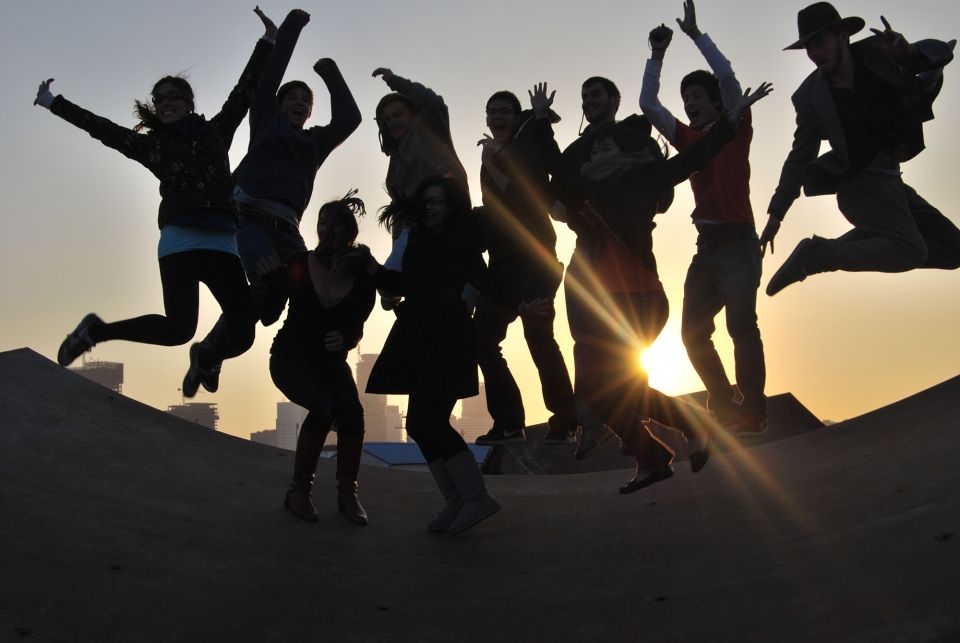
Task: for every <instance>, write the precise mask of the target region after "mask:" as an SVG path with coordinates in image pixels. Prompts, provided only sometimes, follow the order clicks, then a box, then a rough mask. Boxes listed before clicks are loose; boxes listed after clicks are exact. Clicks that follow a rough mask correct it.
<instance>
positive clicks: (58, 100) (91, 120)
mask: <svg viewBox="0 0 960 643" xmlns="http://www.w3.org/2000/svg"><path fill="white" fill-rule="evenodd" d="M52 83H53V79H52V78H48V79H47V80H45V81H43V82H42V83H40V87H39V88H38V89H37V97H36V98H35V99H34V101H33V104H34V105H39V106H40V107H45V108H46V109H48V110H50V112H51V113H53V114H56V115H57V116H59V117H60V118H62V119H63V120H65V121H67V122H68V123H70V124H71V125H75V126H76V127H79V128H80V129H82V130H84V131H85V132H86V133H87V134H89V135H90V136H92V137H93V138H95V139H97V140H98V141H100V142H101V143H103V144H104V145H106V146H107V147H109V148H111V149H114V150H117V151H118V152H120V153H121V154H123V155H124V156H126V157H127V158H129V159H133V160H134V161H137V162H138V163H144V162H145V160H146V159H145V151H144V150H145V146H144V144H143V142H144V140H145V138H146V136H145V135H144V134H138V133H136V132H134V131H133V130H131V129H127V128H126V127H122V126H120V125H117V124H116V123H114V122H113V121H111V120H108V119H106V118H103V117H102V116H97V115H96V114H94V113H92V112H88V111H87V110H85V109H83V108H82V107H80V106H79V105H75V104H73V103H71V102H70V101H68V100H67V99H66V98H64V97H63V96H61V95H57V96H54V95H53V93H51V91H50V85H51V84H52Z"/></svg>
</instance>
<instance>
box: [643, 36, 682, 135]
mask: <svg viewBox="0 0 960 643" xmlns="http://www.w3.org/2000/svg"><path fill="white" fill-rule="evenodd" d="M672 39H673V31H672V30H671V29H670V27H668V26H666V25H660V26H659V27H656V28H654V29H653V30H651V31H650V39H649V42H650V52H651V53H650V58H649V59H648V60H647V65H646V67H645V68H644V70H643V84H642V85H641V86H640V111H641V112H643V115H644V116H646V117H647V120H649V121H650V124H651V125H653V126H654V127H655V128H657V131H658V132H660V133H661V134H663V136H664V137H665V138H666V139H667V140H668V141H670V144H671V145H675V141H676V134H677V119H676V117H674V115H673V114H671V113H670V110H668V109H667V108H666V107H664V106H663V103H661V102H660V95H659V94H660V72H661V71H662V70H663V58H664V55H665V54H666V52H667V47H669V46H670V41H671V40H672Z"/></svg>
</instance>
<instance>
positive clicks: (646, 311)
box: [565, 253, 707, 469]
mask: <svg viewBox="0 0 960 643" xmlns="http://www.w3.org/2000/svg"><path fill="white" fill-rule="evenodd" d="M584 269H585V265H584V264H582V263H579V262H578V261H577V253H574V259H572V260H571V263H570V270H568V272H567V281H566V282H565V289H566V297H567V318H568V321H569V323H570V334H571V335H572V336H573V341H574V346H573V352H574V373H575V380H576V382H575V384H574V395H575V397H576V399H577V402H578V403H579V404H583V405H585V406H587V407H589V409H590V410H591V411H593V412H594V413H595V414H596V415H597V416H599V417H600V418H601V420H603V422H604V423H605V424H606V425H607V426H609V427H610V429H611V430H613V432H614V433H616V434H617V435H618V436H621V437H624V436H627V435H630V436H631V439H630V440H629V443H630V447H631V450H632V451H633V454H634V456H636V458H637V464H638V466H640V467H641V468H646V469H653V468H656V467H657V466H658V463H660V462H662V456H661V455H660V454H659V453H658V450H659V449H662V447H660V446H659V445H658V444H657V443H656V441H655V440H653V438H652V437H651V436H650V435H649V434H648V433H647V432H646V431H639V432H637V431H636V424H637V422H636V420H637V418H643V419H652V420H656V421H657V422H659V423H660V424H663V425H665V426H667V427H671V428H673V429H677V430H679V431H681V432H682V433H684V434H685V435H687V436H688V437H692V436H694V435H696V434H698V433H700V432H703V431H705V430H707V425H706V423H705V422H704V421H703V418H700V417H698V414H697V413H696V411H695V409H694V408H693V407H692V406H691V405H689V404H685V403H684V402H682V401H680V400H676V399H674V398H671V397H670V396H668V395H664V394H663V393H661V392H660V391H658V390H656V389H654V388H651V387H650V385H649V382H648V379H647V374H646V372H644V371H643V370H642V369H641V368H640V365H639V361H638V359H639V355H640V353H641V352H642V351H643V350H645V349H646V348H647V347H648V346H650V344H652V343H653V341H654V340H655V339H656V338H657V336H658V335H659V334H660V331H661V330H663V327H664V325H666V323H667V317H668V315H669V304H668V302H667V297H666V295H665V294H664V293H662V292H656V293H644V294H636V293H602V294H601V295H600V297H602V299H598V300H597V301H595V302H593V303H592V304H591V303H588V302H587V301H584V297H583V296H580V295H578V294H577V292H578V290H580V289H578V288H577V287H576V286H575V282H576V281H579V282H580V283H589V282H585V279H586V277H585V276H583V275H582V270H584ZM581 292H582V291H581ZM637 434H639V435H640V437H639V438H638V437H637Z"/></svg>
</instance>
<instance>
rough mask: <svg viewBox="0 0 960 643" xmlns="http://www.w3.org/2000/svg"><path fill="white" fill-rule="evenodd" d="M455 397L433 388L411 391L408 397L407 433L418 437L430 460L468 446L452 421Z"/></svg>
mask: <svg viewBox="0 0 960 643" xmlns="http://www.w3.org/2000/svg"><path fill="white" fill-rule="evenodd" d="M456 403H457V400H456V399H455V398H447V397H443V396H442V395H441V394H438V393H435V392H433V391H423V392H419V393H411V394H410V397H409V399H408V401H407V425H406V427H407V435H409V436H410V437H411V438H413V439H414V441H415V442H416V443H417V446H418V447H420V451H421V452H422V453H423V457H424V458H425V459H426V461H427V462H434V461H435V460H439V459H446V458H451V457H453V456H455V455H456V454H458V453H460V452H461V451H466V450H467V443H466V442H464V441H463V437H462V436H461V435H460V434H459V433H457V430H456V429H454V428H453V427H452V426H451V425H450V414H451V413H452V412H453V407H454V406H455V405H456Z"/></svg>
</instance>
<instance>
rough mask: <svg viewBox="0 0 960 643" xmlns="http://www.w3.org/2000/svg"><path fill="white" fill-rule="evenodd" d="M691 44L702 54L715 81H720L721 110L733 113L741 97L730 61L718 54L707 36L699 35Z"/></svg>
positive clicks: (741, 90)
mask: <svg viewBox="0 0 960 643" xmlns="http://www.w3.org/2000/svg"><path fill="white" fill-rule="evenodd" d="M693 42H694V44H695V45H696V46H697V49H699V50H700V53H701V54H703V57H704V59H705V60H706V61H707V64H708V65H710V70H711V71H712V72H713V74H714V75H715V76H716V77H717V80H719V81H720V97H721V100H722V102H723V108H724V109H725V110H727V111H728V112H729V111H733V109H734V108H735V107H736V106H737V102H738V101H739V100H740V96H742V95H743V89H741V87H740V81H739V80H737V76H736V74H734V73H733V66H732V65H731V64H730V61H729V60H727V58H726V57H725V56H724V55H723V54H722V53H720V50H719V49H717V46H716V45H715V44H714V42H713V40H711V38H710V36H708V35H707V34H705V33H701V34H700V35H699V36H697V38H695V39H694V41H693Z"/></svg>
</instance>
